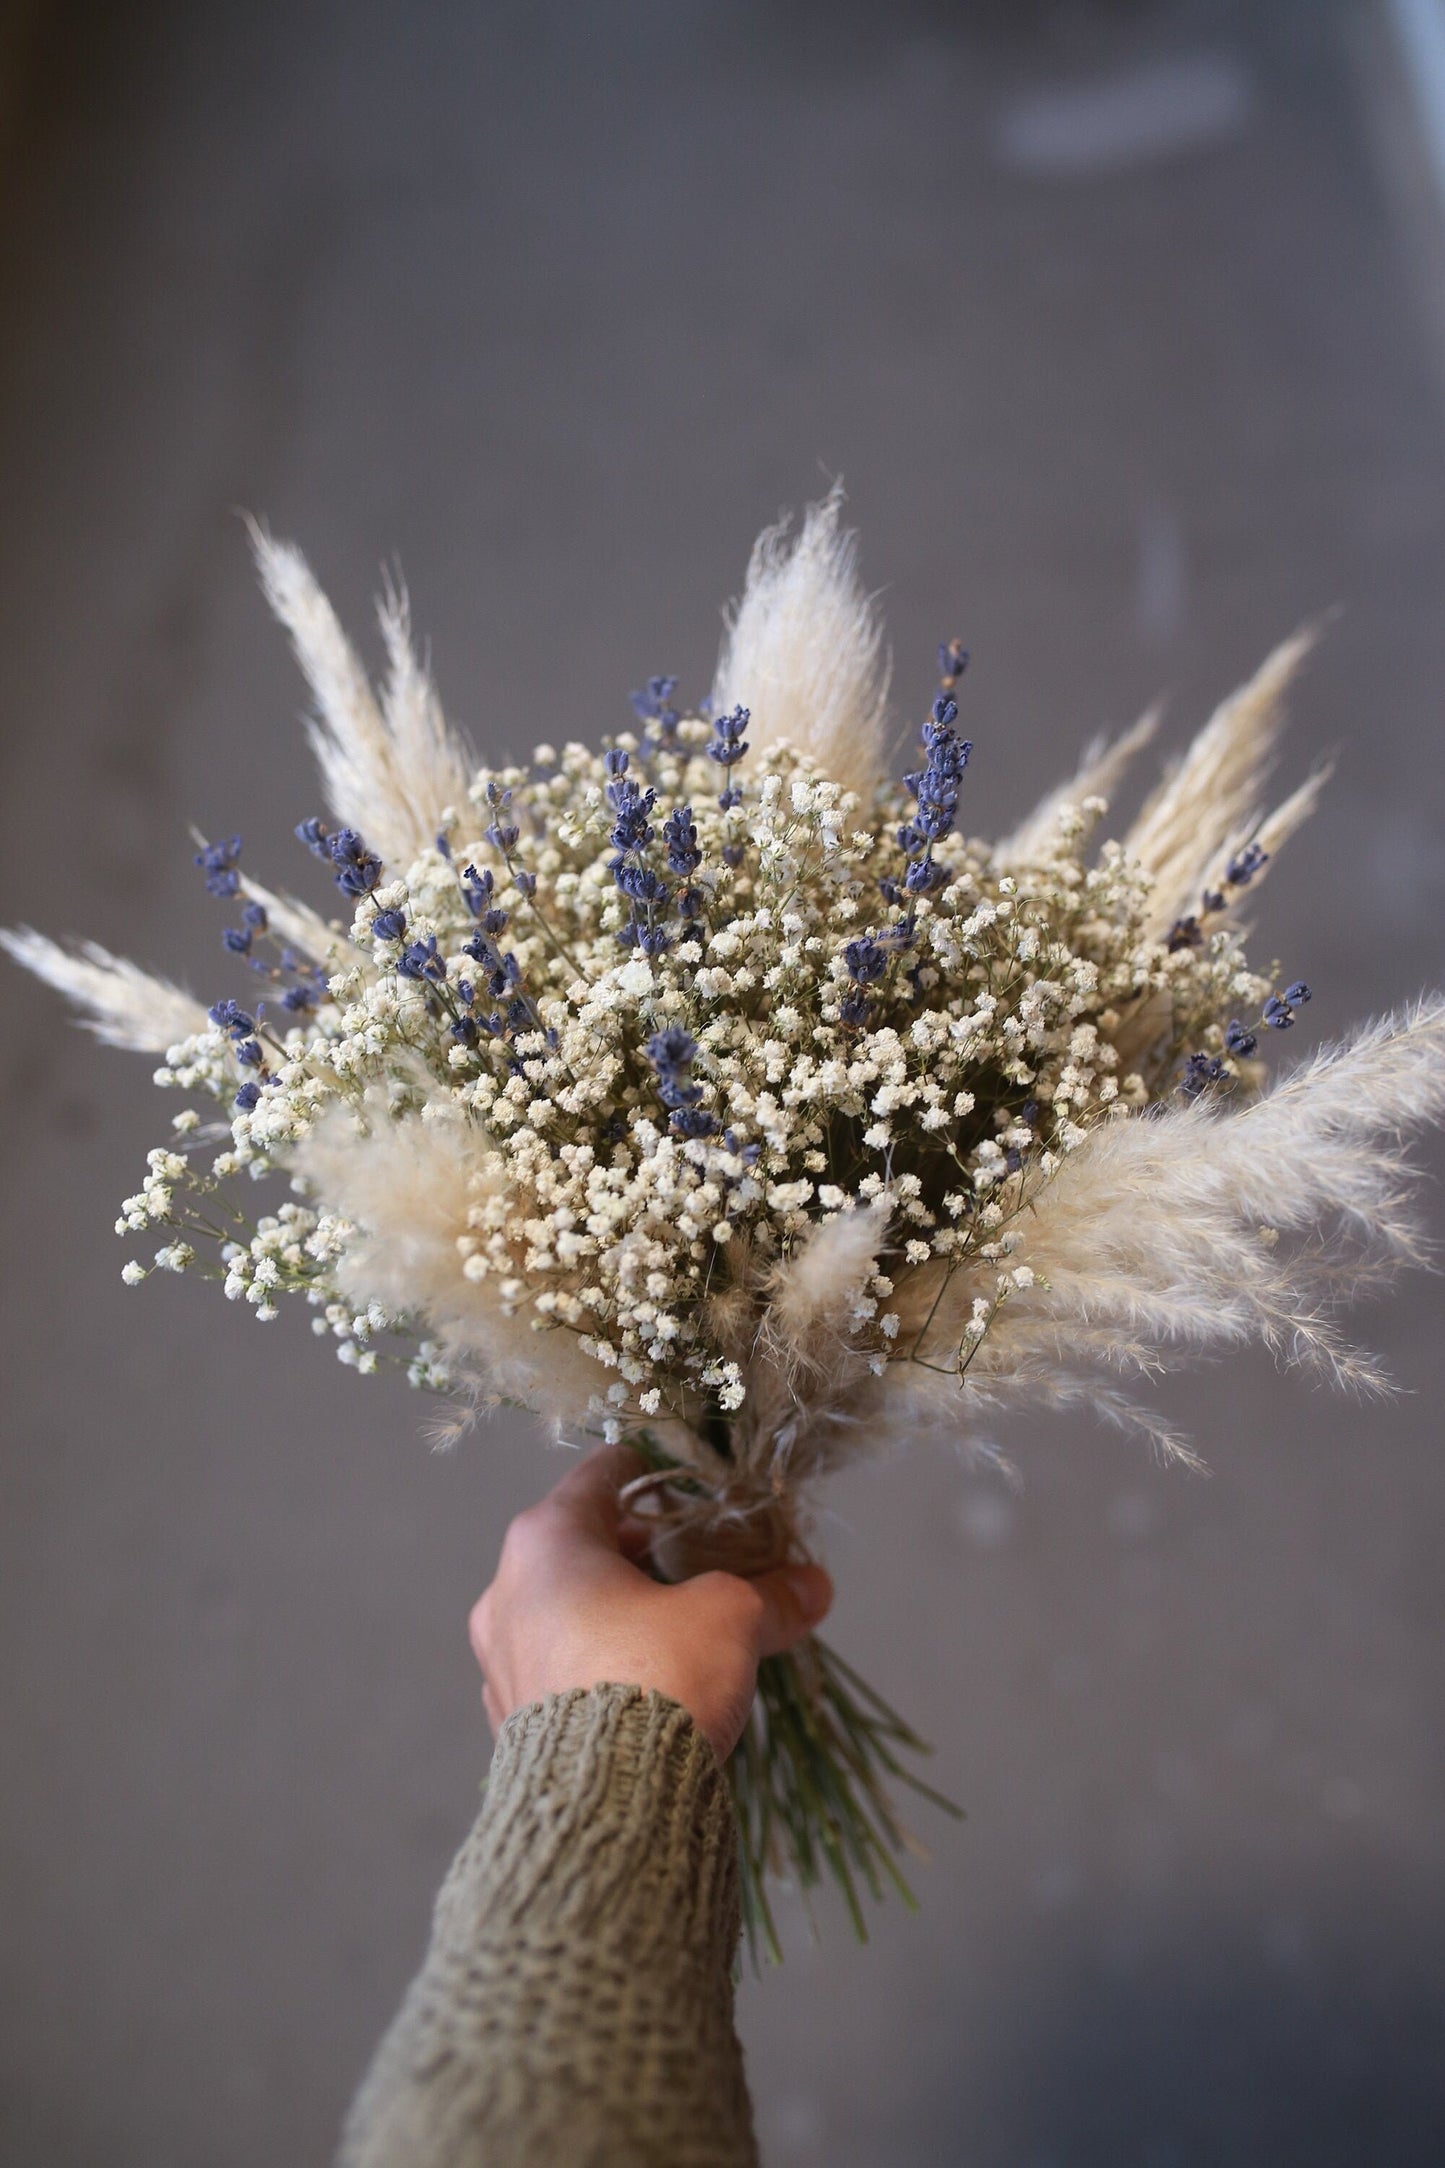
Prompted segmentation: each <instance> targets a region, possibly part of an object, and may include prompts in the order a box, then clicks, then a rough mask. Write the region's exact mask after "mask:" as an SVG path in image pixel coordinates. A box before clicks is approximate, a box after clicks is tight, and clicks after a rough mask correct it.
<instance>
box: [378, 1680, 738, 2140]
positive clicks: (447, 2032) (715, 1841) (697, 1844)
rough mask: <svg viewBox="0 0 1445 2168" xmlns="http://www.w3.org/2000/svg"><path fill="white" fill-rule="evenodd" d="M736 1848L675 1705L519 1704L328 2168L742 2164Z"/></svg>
mask: <svg viewBox="0 0 1445 2168" xmlns="http://www.w3.org/2000/svg"><path fill="white" fill-rule="evenodd" d="M736 1849H737V1831H736V1825H735V1823H734V1819H733V1813H732V1803H731V1800H730V1799H729V1796H728V1789H727V1783H726V1779H725V1778H724V1776H723V1773H722V1770H721V1768H720V1767H719V1764H718V1761H717V1757H716V1756H715V1754H714V1753H713V1750H712V1748H711V1747H710V1746H709V1744H708V1742H707V1741H706V1740H705V1739H704V1738H703V1736H702V1734H701V1733H700V1732H699V1731H698V1730H697V1728H696V1726H695V1725H694V1723H693V1721H692V1719H691V1717H690V1716H689V1715H688V1714H687V1712H686V1710H685V1709H682V1708H679V1707H678V1705H677V1704H676V1703H675V1702H671V1701H667V1700H665V1699H664V1698H663V1697H662V1696H661V1695H658V1694H651V1693H648V1694H645V1693H643V1692H642V1691H641V1690H640V1689H639V1688H637V1687H631V1686H600V1687H594V1688H592V1689H591V1690H590V1691H588V1692H575V1693H568V1694H558V1695H555V1696H552V1697H550V1698H549V1699H548V1700H546V1701H540V1702H537V1703H535V1704H534V1705H533V1706H532V1707H530V1708H526V1709H521V1710H519V1711H518V1712H517V1714H516V1715H515V1716H513V1717H511V1718H510V1719H509V1720H508V1722H507V1723H506V1724H504V1725H503V1727H502V1730H501V1733H500V1735H499V1736H498V1739H497V1746H496V1752H495V1754H494V1755H493V1757H492V1766H491V1770H490V1773H489V1775H488V1778H487V1783H486V1790H485V1794H484V1798H483V1804H482V1811H481V1813H480V1814H479V1815H478V1817H477V1820H476V1822H475V1824H474V1825H473V1828H472V1830H471V1833H470V1835H469V1836H468V1837H467V1840H466V1842H465V1843H464V1844H463V1846H462V1849H461V1851H460V1852H459V1853H458V1855H457V1857H456V1860H455V1861H454V1863H453V1865H452V1868H451V1871H450V1873H449V1874H448V1876H447V1879H446V1881H445V1882H444V1883H443V1885H442V1889H441V1893H440V1895H439V1897H438V1899H437V1905H436V1912H435V1916H434V1919H433V1924H432V1938H431V1945H430V1948H429V1949H428V1951H427V1954H426V1959H425V1962H424V1963H423V1965H422V1969H421V1971H420V1973H419V1974H418V1975H417V1977H416V1979H415V1980H414V1981H413V1982H412V1985H411V1987H410V1989H409V1990H408V1992H407V1995H406V1998H405V2000H404V2002H403V2003H402V2006H401V2009H400V2011H399V2012H398V2013H397V2016H396V2018H395V2020H394V2021H393V2023H392V2026H391V2029H390V2031H389V2032H388V2033H387V2034H386V2036H385V2038H384V2039H383V2041H382V2043H381V2046H380V2047H379V2048H378V2050H377V2053H376V2057H375V2060H374V2061H373V2063H372V2066H371V2069H370V2071H369V2072H368V2073H367V2076H366V2078H365V2080H364V2081H363V2083H362V2087H361V2090H360V2092H359V2093H358V2094H357V2097H356V2100H355V2102H354V2103H353V2105H352V2109H351V2113H350V2115H349V2117H348V2119H347V2125H346V2130H345V2133H344V2136H343V2139H342V2147H341V2155H340V2168H483V2164H485V2168H542V2164H543V2163H545V2164H546V2168H652V2164H656V2168H749V2164H753V2163H755V2162H756V2160H757V2152H756V2148H755V2145H754V2142H753V2135H752V2118H751V2113H750V2109H749V2105H748V2096H747V2091H746V2087H745V2085H744V2082H743V2069H742V2052H741V2049H740V2048H739V2045H738V2040H737V2036H736V2034H735V2032H734V2030H733V1986H732V1960H733V1955H734V1952H735V1950H736V1947H737V1940H738V1926H739V1919H738V1890H737V1857H736Z"/></svg>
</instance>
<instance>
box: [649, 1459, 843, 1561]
mask: <svg viewBox="0 0 1445 2168" xmlns="http://www.w3.org/2000/svg"><path fill="white" fill-rule="evenodd" d="M618 1496H619V1499H620V1502H621V1505H622V1508H623V1511H624V1512H626V1513H629V1514H631V1516H632V1517H633V1518H634V1519H635V1520H638V1521H641V1522H643V1523H644V1524H645V1525H646V1526H647V1527H648V1529H649V1531H650V1535H651V1541H650V1546H649V1548H650V1552H651V1557H652V1562H653V1565H654V1566H655V1567H656V1569H657V1572H658V1574H659V1576H660V1577H661V1578H662V1579H663V1580H664V1581H690V1580H692V1579H693V1578H694V1576H695V1575H697V1574H699V1573H714V1572H722V1573H736V1574H741V1575H742V1577H743V1578H744V1579H745V1580H751V1579H752V1578H753V1577H754V1576H755V1575H757V1574H760V1573H770V1572H771V1571H772V1569H773V1568H774V1567H775V1566H788V1565H800V1564H802V1563H804V1562H805V1561H806V1559H807V1556H808V1553H807V1551H806V1549H805V1547H804V1545H803V1543H802V1540H801V1538H800V1537H799V1534H798V1529H797V1522H796V1518H795V1507H794V1505H793V1502H792V1501H791V1500H790V1499H787V1498H785V1497H783V1496H782V1495H781V1494H779V1493H778V1492H776V1491H767V1492H764V1493H763V1494H762V1495H761V1496H760V1495H759V1494H758V1493H757V1492H756V1491H751V1492H750V1491H747V1490H744V1489H743V1488H742V1487H741V1486H739V1485H737V1484H732V1485H729V1486H728V1487H727V1488H725V1489H718V1490H712V1489H709V1488H708V1487H707V1485H706V1483H705V1481H704V1479H703V1478H701V1477H700V1476H698V1475H696V1474H695V1473H694V1472H693V1471H692V1470H691V1469H679V1468H653V1469H650V1470H649V1471H648V1473H647V1474H646V1475H640V1476H636V1477H634V1478H633V1480H632V1481H631V1482H630V1483H626V1484H624V1485H623V1487H622V1489H621V1491H620V1492H619V1494H618Z"/></svg>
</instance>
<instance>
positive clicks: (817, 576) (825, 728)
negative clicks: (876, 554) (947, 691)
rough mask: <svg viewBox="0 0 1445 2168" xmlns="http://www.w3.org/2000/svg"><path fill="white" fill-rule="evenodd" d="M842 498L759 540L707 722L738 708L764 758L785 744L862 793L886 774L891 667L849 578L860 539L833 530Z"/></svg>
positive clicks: (874, 621) (834, 494)
mask: <svg viewBox="0 0 1445 2168" xmlns="http://www.w3.org/2000/svg"><path fill="white" fill-rule="evenodd" d="M842 509H843V492H842V489H841V488H839V487H835V488H834V489H833V490H832V491H831V492H830V494H829V495H828V496H827V497H826V498H825V499H824V501H823V502H822V503H821V504H813V505H809V507H808V509H807V511H806V512H805V513H804V515H803V524H802V528H801V531H800V532H799V533H798V535H797V536H796V537H794V538H792V539H790V538H789V532H788V523H787V521H786V520H784V521H782V522H781V523H780V524H779V525H778V526H776V527H769V528H767V529H766V530H765V531H764V533H762V534H761V535H759V537H758V540H757V543H756V545H755V547H754V549H753V555H752V562H751V563H750V564H749V566H748V576H747V581H746V584H745V585H744V588H743V593H742V599H741V601H740V602H738V603H737V604H736V606H735V608H734V610H733V612H732V614H731V617H730V620H729V624H728V631H727V635H726V637H725V639H724V641H723V645H722V652H721V654H720V655H719V657H718V666H717V676H716V678H715V679H714V681H713V690H712V706H713V712H714V713H715V714H723V713H725V712H726V711H727V710H728V709H730V708H733V707H736V706H737V705H738V704H739V703H745V704H746V705H747V707H748V708H749V710H750V720H749V725H748V730H749V736H750V738H751V740H752V743H753V745H754V746H755V747H756V748H757V750H758V752H759V753H760V754H762V755H764V756H766V753H767V750H768V748H769V747H770V746H773V745H776V744H778V743H779V742H780V741H783V740H786V741H787V743H788V744H790V745H793V746H795V747H796V748H797V750H798V751H799V752H800V753H803V754H805V755H807V756H808V757H809V758H811V759H813V760H815V761H816V762H817V764H818V767H819V769H820V770H821V771H822V773H823V774H824V775H826V776H830V777H831V778H832V779H833V781H834V782H837V783H841V784H842V785H843V787H844V789H845V790H853V791H857V793H858V794H859V796H860V797H861V798H864V799H866V798H868V797H870V796H871V794H872V792H873V789H874V787H875V785H876V784H877V783H878V782H879V781H880V780H881V778H882V775H883V756H884V751H885V747H884V734H883V719H884V715H885V713H886V710H887V706H888V677H889V667H888V659H887V656H886V654H885V653H884V647H883V628H882V625H881V623H880V621H879V618H878V613H877V611H876V609H875V608H874V606H873V603H872V602H871V600H870V599H869V597H868V596H867V594H865V592H864V590H863V588H862V586H861V584H860V582H859V579H858V574H857V560H858V545H857V537H856V536H855V535H853V534H850V533H849V532H848V531H847V530H846V529H845V528H842V527H840V525H839V519H840V515H841V513H842Z"/></svg>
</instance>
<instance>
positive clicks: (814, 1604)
mask: <svg viewBox="0 0 1445 2168" xmlns="http://www.w3.org/2000/svg"><path fill="white" fill-rule="evenodd" d="M749 1586H750V1587H751V1588H752V1590H753V1591H754V1593H755V1594H756V1595H758V1596H761V1597H762V1599H763V1612H762V1617H761V1618H760V1619H759V1620H758V1628H757V1633H758V1654H759V1656H783V1655H785V1654H786V1653H787V1651H788V1650H789V1649H790V1648H792V1647H793V1646H794V1645H795V1643H797V1642H799V1641H801V1640H802V1639H803V1638H804V1636H805V1635H806V1634H809V1633H811V1632H812V1630H813V1628H814V1627H815V1626H818V1625H820V1624H821V1623H822V1621H823V1620H824V1619H825V1618H826V1617H827V1615H828V1611H829V1607H830V1606H831V1604H832V1601H833V1583H832V1580H831V1578H830V1577H829V1575H828V1574H826V1573H825V1572H824V1571H823V1568H822V1567H821V1566H776V1567H774V1569H773V1571H772V1572H771V1573H760V1574H758V1575H757V1576H756V1577H755V1579H753V1580H752V1581H751V1582H750V1583H749Z"/></svg>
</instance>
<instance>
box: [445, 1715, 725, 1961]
mask: <svg viewBox="0 0 1445 2168" xmlns="http://www.w3.org/2000/svg"><path fill="white" fill-rule="evenodd" d="M542 1922H545V1931H546V1933H547V1934H548V1935H549V1936H551V1935H552V1934H556V1933H562V1934H565V1935H566V1937H567V1938H568V1939H569V1940H572V1939H574V1938H575V1939H576V1941H577V1942H580V1943H584V1944H585V1942H586V1941H587V1940H588V1939H589V1938H590V1937H591V1936H592V1935H593V1934H594V1933H596V1932H598V1931H599V1930H601V1931H605V1934H606V1938H607V1941H608V1942H609V1943H610V1944H611V1946H612V1947H613V1949H615V1950H616V1951H618V1953H619V1954H622V1953H623V1952H625V1953H626V1955H627V1956H628V1957H629V1958H630V1959H631V1960H632V1961H633V1962H634V1963H636V1964H638V1965H639V1966H646V1965H648V1964H649V1962H651V1961H656V1960H657V1959H659V1958H661V1959H664V1960H665V1962H666V1964H667V1965H668V1966H669V1967H674V1968H675V1967H676V1964H677V1961H678V1956H679V1954H680V1953H682V1952H686V1953H687V1954H688V1955H690V1956H691V1957H692V1958H693V1959H694V1960H696V1961H697V1962H699V1963H701V1964H703V1965H704V1966H706V1967H708V1968H709V1969H710V1970H711V1969H714V1968H716V1967H717V1966H718V1965H719V1964H720V1963H721V1964H723V1965H726V1964H727V1963H729V1962H730V1960H731V1957H732V1953H733V1950H734V1948H735V1946H736V1943H737V1936H738V1926H739V1920H738V1891H737V1858H736V1829H735V1824H734V1821H733V1812H732V1801H731V1799H730V1797H729V1794H728V1787H727V1780H726V1778H725V1777H724V1775H723V1772H722V1769H721V1767H720V1766H719V1763H718V1760H717V1756H716V1755H715V1754H714V1752H713V1750H712V1748H711V1747H710V1746H709V1744H708V1742H707V1740H706V1739H705V1738H704V1737H703V1735H702V1733H701V1732H700V1731H699V1730H698V1728H697V1726H696V1725H695V1724H694V1723H693V1721H692V1718H691V1717H690V1716H689V1715H688V1713H687V1711H686V1710H685V1709H683V1708H680V1707H679V1706H678V1704H677V1703H676V1702H673V1701H668V1700H666V1699H664V1697H663V1696H662V1695H660V1694H654V1693H643V1692H642V1691H641V1689H640V1688H638V1687H635V1686H597V1687H592V1688H590V1689H587V1690H586V1691H581V1690H579V1691H574V1692H572V1693H566V1694H554V1695H550V1696H548V1698H547V1699H546V1700H545V1701H539V1702H534V1703H532V1704H531V1705H530V1706H529V1707H527V1708H525V1709H520V1710H518V1711H517V1713H516V1715H514V1716H512V1717H510V1718H509V1719H508V1721H507V1722H506V1723H505V1724H504V1725H503V1726H502V1729H501V1732H500V1734H499V1736H498V1739H497V1745H496V1751H495V1753H494V1755H493V1757H492V1766H491V1770H490V1772H489V1774H488V1778H487V1783H486V1788H485V1793H484V1797H483V1804H482V1811H481V1814H480V1815H479V1817H478V1819H477V1822H476V1825H475V1827H474V1828H473V1830H472V1833H471V1835H470V1837H469V1838H468V1840H467V1842H466V1844H465V1845H464V1846H463V1848H462V1852H461V1854H460V1856H459V1857H458V1859H457V1861H456V1863H455V1865H454V1867H453V1869H452V1872H451V1874H450V1875H449V1876H448V1878H447V1882H446V1884H445V1886H444V1888H443V1890H442V1893H441V1896H440V1899H439V1901H438V1907H437V1918H436V1927H437V1932H438V1936H439V1937H441V1938H444V1939H446V1940H448V1941H450V1940H452V1938H453V1937H455V1938H457V1939H458V1940H459V1941H460V1942H461V1943H462V1944H463V1945H464V1946H469V1947H472V1948H475V1946H476V1942H477V1940H478V1938H479V1936H483V1935H484V1936H485V1938H486V1940H488V1941H489V1942H490V1941H495V1940H497V1939H498V1938H506V1939H508V1940H511V1939H512V1938H514V1937H517V1936H520V1937H522V1938H523V1939H524V1940H525V1939H526V1938H527V1936H528V1934H529V1931H530V1929H531V1928H532V1927H533V1926H536V1925H538V1924H540V1923H542Z"/></svg>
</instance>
